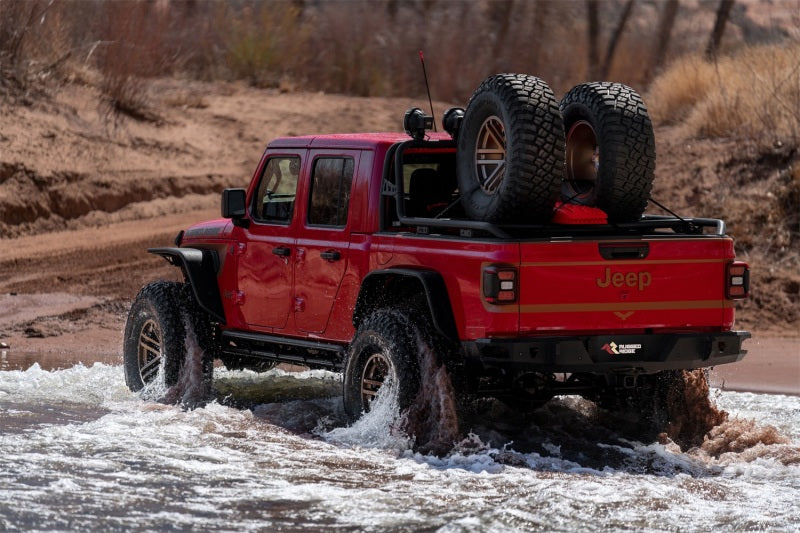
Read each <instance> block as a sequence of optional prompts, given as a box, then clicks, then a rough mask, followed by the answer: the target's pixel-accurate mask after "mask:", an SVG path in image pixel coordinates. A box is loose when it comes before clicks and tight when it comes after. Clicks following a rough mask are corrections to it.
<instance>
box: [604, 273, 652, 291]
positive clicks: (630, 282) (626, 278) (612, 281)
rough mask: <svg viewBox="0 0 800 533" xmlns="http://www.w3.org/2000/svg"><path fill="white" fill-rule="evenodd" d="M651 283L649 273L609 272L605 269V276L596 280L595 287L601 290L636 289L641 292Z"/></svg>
mask: <svg viewBox="0 0 800 533" xmlns="http://www.w3.org/2000/svg"><path fill="white" fill-rule="evenodd" d="M652 281H653V277H652V276H651V275H650V272H611V269H610V268H608V267H606V271H605V274H604V275H603V277H601V278H597V286H598V287H600V288H601V289H605V288H606V287H610V286H614V287H636V288H637V289H639V290H640V291H643V290H644V289H645V287H649V286H650V283H651V282H652Z"/></svg>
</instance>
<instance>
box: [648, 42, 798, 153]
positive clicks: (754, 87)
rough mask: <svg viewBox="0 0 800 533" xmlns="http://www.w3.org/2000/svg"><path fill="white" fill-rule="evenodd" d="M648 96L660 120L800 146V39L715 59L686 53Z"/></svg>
mask: <svg viewBox="0 0 800 533" xmlns="http://www.w3.org/2000/svg"><path fill="white" fill-rule="evenodd" d="M648 100H649V102H650V105H649V109H650V112H651V115H652V117H653V118H654V120H656V122H659V123H662V124H663V123H675V122H685V124H686V126H687V127H688V128H689V132H690V133H691V134H694V135H698V136H703V137H742V138H744V139H747V140H750V141H753V142H754V143H756V144H759V145H774V144H780V143H790V144H792V145H794V146H797V145H798V143H800V44H798V43H784V44H775V45H764V46H756V47H748V48H744V49H742V50H740V51H739V52H738V53H736V54H735V55H732V56H728V57H724V58H721V59H720V60H719V61H718V62H717V63H709V62H706V61H704V60H703V59H700V58H699V57H698V56H688V57H684V58H682V59H679V60H677V61H676V62H674V63H673V64H672V65H671V66H670V67H669V68H668V69H667V71H666V72H665V73H664V74H662V75H661V76H659V77H658V78H657V79H656V80H655V81H654V82H653V84H652V86H651V88H650V91H649V93H648Z"/></svg>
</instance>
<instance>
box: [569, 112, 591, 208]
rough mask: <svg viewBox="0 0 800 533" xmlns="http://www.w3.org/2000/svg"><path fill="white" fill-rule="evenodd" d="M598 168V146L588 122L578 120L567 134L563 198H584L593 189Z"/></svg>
mask: <svg viewBox="0 0 800 533" xmlns="http://www.w3.org/2000/svg"><path fill="white" fill-rule="evenodd" d="M599 167H600V146H599V145H598V144H597V135H596V134H595V132H594V128H593V127H592V125H591V124H589V122H587V121H585V120H579V121H578V122H576V123H575V124H573V125H572V127H571V128H570V129H569V132H568V133H567V168H566V174H567V175H566V180H565V191H564V193H565V194H564V196H566V197H567V199H575V198H581V199H582V198H584V197H585V196H587V195H588V194H589V193H590V192H591V191H592V190H593V189H594V187H595V183H596V182H597V171H598V169H599Z"/></svg>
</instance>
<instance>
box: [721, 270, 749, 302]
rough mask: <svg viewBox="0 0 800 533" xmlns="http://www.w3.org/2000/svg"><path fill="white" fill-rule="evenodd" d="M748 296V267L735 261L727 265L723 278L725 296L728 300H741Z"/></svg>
mask: <svg viewBox="0 0 800 533" xmlns="http://www.w3.org/2000/svg"><path fill="white" fill-rule="evenodd" d="M749 294H750V267H749V266H747V263H742V262H741V261H736V262H735V263H730V264H729V265H728V269H727V273H726V276H725V296H726V297H727V298H728V299H729V300H741V299H743V298H747V296H748V295H749Z"/></svg>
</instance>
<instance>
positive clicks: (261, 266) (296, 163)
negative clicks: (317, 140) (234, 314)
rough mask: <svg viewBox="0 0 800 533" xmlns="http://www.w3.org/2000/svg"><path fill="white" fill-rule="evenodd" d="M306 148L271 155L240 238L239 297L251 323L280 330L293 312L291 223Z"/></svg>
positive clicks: (296, 209)
mask: <svg viewBox="0 0 800 533" xmlns="http://www.w3.org/2000/svg"><path fill="white" fill-rule="evenodd" d="M304 152H305V150H294V151H289V153H282V154H281V155H277V154H276V155H270V156H268V158H267V159H266V160H265V161H264V163H263V164H262V171H261V176H260V178H259V181H258V185H257V186H256V188H255V190H254V191H253V194H252V196H251V199H250V202H251V203H250V207H249V208H250V213H251V224H250V226H249V227H248V228H245V230H244V232H243V234H244V238H243V239H242V242H241V243H240V245H239V247H240V252H239V253H240V256H239V263H238V288H239V291H238V293H237V300H238V303H239V305H240V306H241V309H242V315H243V318H244V321H245V322H246V323H247V324H249V325H251V326H258V327H265V328H274V329H283V328H285V327H286V323H287V320H288V318H289V312H290V311H291V305H292V299H291V293H292V283H293V279H292V277H293V276H292V270H293V268H294V262H295V250H294V244H295V242H294V241H295V240H294V236H293V235H294V233H293V226H294V225H295V224H296V221H295V219H297V218H299V217H298V216H296V214H297V211H300V209H298V208H297V206H295V197H296V195H297V185H298V182H299V177H300V165H301V161H302V160H303V157H302V156H303V155H304Z"/></svg>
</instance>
